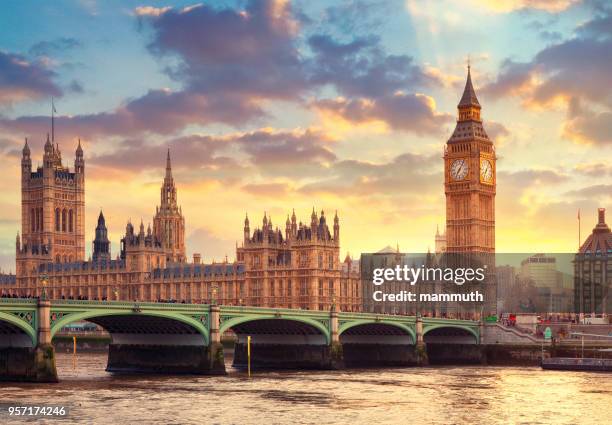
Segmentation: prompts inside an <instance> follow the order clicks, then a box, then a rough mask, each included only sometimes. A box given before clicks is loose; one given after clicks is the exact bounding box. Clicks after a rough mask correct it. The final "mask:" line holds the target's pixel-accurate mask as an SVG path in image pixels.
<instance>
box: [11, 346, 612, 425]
mask: <svg viewBox="0 0 612 425" xmlns="http://www.w3.org/2000/svg"><path fill="white" fill-rule="evenodd" d="M57 357H58V359H57V363H58V371H59V374H60V379H61V382H60V383H59V384H45V385H42V384H13V383H0V385H2V386H1V387H0V400H2V401H3V402H9V401H15V402H21V403H24V402H27V403H30V404H61V403H63V404H66V405H69V406H70V408H71V411H70V415H69V417H68V418H67V419H65V420H61V421H58V420H49V421H48V422H44V421H40V420H39V421H37V423H61V424H68V423H88V424H90V423H96V424H98V423H99V424H124V423H125V424H133V423H136V422H141V423H144V424H195V423H208V424H212V423H219V424H251V423H252V424H266V425H269V424H346V423H352V424H369V425H375V424H381V423H382V424H387V423H388V424H405V423H435V424H438V423H439V424H448V423H487V424H491V423H504V424H507V423H541V424H549V423H567V424H576V423H581V424H584V423H593V424H604V423H610V409H611V408H612V407H611V406H612V382H611V381H612V379H610V377H611V375H610V374H604V373H590V372H557V371H542V370H540V369H539V368H537V367H524V368H520V367H480V366H474V367H471V366H461V367H449V366H446V367H431V368H402V369H376V370H350V371H333V372H332V371H320V372H319V371H304V372H261V373H255V374H254V376H253V378H251V379H249V378H247V377H246V375H245V373H243V372H241V371H236V370H233V369H231V368H229V365H228V370H229V374H228V376H225V377H208V376H151V375H135V376H121V375H111V374H108V373H106V372H104V367H105V366H106V354H79V356H78V361H77V364H76V365H74V364H73V360H72V356H71V355H67V354H58V356H57ZM73 366H76V367H75V368H73ZM5 419H6V416H5V417H2V418H0V422H3V421H4V420H5ZM14 422H15V423H25V421H24V420H18V421H14Z"/></svg>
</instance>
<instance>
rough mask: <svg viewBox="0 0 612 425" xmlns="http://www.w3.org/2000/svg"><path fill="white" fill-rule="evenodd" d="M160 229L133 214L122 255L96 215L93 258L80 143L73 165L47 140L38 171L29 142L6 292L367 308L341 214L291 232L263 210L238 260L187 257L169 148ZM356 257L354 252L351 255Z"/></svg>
mask: <svg viewBox="0 0 612 425" xmlns="http://www.w3.org/2000/svg"><path fill="white" fill-rule="evenodd" d="M160 195H161V196H160V198H161V200H160V205H159V206H158V207H157V208H156V211H155V215H154V217H153V227H152V228H151V226H150V225H149V226H148V227H147V229H146V230H145V226H144V223H142V222H141V223H140V225H139V226H138V228H135V226H134V225H133V224H132V223H131V222H128V223H127V225H126V229H125V235H124V236H123V237H122V238H121V245H120V253H119V255H116V256H115V257H112V256H111V251H110V241H109V239H108V235H107V227H106V221H105V218H104V215H103V213H102V212H100V215H99V217H98V220H97V223H96V228H95V238H94V240H93V244H92V245H93V249H92V256H91V259H89V260H86V259H85V161H84V157H83V149H82V148H81V144H80V142H79V145H78V147H77V149H76V153H75V161H74V169H73V171H71V170H70V169H69V168H68V167H65V166H64V165H62V156H61V152H60V149H59V145H58V144H56V143H55V142H54V140H53V139H51V140H49V137H48V136H47V141H46V143H45V145H44V155H43V165H42V167H38V168H37V169H36V170H35V171H33V170H32V160H31V157H30V148H29V146H28V142H27V140H26V143H25V146H24V148H23V151H22V160H21V198H22V203H21V205H22V216H21V222H22V225H21V233H18V234H17V239H16V281H15V285H11V286H10V287H8V288H5V289H4V290H3V291H4V294H3V295H18V296H38V295H40V293H41V292H42V288H43V287H45V288H46V291H47V294H48V296H49V297H50V298H54V299H58V298H70V299H90V300H91V299H98V300H130V301H155V300H176V301H178V302H182V301H185V302H193V303H207V302H211V301H215V302H217V303H221V304H227V305H251V306H265V307H278V308H302V309H311V310H316V309H320V310H324V309H329V308H331V306H332V304H335V305H336V307H337V308H338V309H340V310H342V311H360V310H361V305H362V300H361V294H362V291H361V282H360V279H359V273H358V272H357V271H355V269H354V267H351V266H350V264H349V265H347V264H342V263H341V262H340V222H339V218H338V215H337V214H335V215H334V217H333V218H331V219H330V223H329V224H328V216H326V215H325V213H324V211H321V212H320V213H319V214H317V213H316V212H315V211H314V209H313V211H312V214H311V216H310V221H309V222H306V223H302V222H299V223H298V221H297V218H296V215H295V211H294V212H293V213H292V214H291V216H287V221H286V223H285V229H284V232H283V231H282V230H281V229H279V228H278V227H274V226H273V224H272V219H271V218H270V217H268V216H266V214H264V217H263V220H262V225H261V227H259V226H253V228H251V223H250V221H249V218H248V217H247V218H245V221H244V233H243V242H242V244H241V246H240V247H237V248H236V258H235V260H234V261H233V262H228V261H227V259H226V260H225V261H224V262H221V263H212V264H203V263H202V262H201V260H200V255H199V254H193V261H192V262H188V260H187V256H186V254H185V218H184V217H183V215H182V211H181V207H180V206H179V205H178V202H177V189H176V185H175V183H174V179H173V176H172V168H171V161H170V152H169V151H168V156H167V158H166V171H165V177H164V181H163V184H162V186H161V193H160ZM346 261H349V262H350V258H348V257H347V259H346V260H345V262H346Z"/></svg>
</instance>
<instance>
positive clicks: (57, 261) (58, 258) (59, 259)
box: [55, 254, 62, 263]
mask: <svg viewBox="0 0 612 425" xmlns="http://www.w3.org/2000/svg"><path fill="white" fill-rule="evenodd" d="M60 261H62V260H61V257H60V256H59V254H58V255H56V256H55V262H56V263H59V262H60Z"/></svg>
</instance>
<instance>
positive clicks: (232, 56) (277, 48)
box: [146, 0, 306, 99]
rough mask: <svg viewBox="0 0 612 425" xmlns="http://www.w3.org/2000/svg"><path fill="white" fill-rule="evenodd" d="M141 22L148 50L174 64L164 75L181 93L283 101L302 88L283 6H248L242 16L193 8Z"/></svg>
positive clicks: (292, 30) (293, 29) (291, 23)
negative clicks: (145, 25) (146, 29)
mask: <svg viewBox="0 0 612 425" xmlns="http://www.w3.org/2000/svg"><path fill="white" fill-rule="evenodd" d="M146 18H147V19H146V22H147V23H148V24H149V26H150V28H151V29H152V31H153V35H152V40H151V42H150V43H149V50H150V51H151V52H152V53H153V54H155V55H157V56H159V57H167V56H169V57H174V56H176V57H178V58H179V59H180V64H179V65H178V66H174V67H168V68H167V72H168V73H169V75H171V76H172V77H173V78H175V79H178V80H180V81H181V82H182V83H184V84H185V89H188V90H190V91H193V90H195V91H198V92H200V93H206V94H207V95H211V94H219V95H221V94H223V95H225V94H227V93H229V94H232V93H233V94H235V95H243V96H245V95H248V96H258V97H265V98H269V99H270V98H271V99H287V98H294V97H295V96H296V94H299V92H300V91H302V90H304V89H305V88H306V81H305V76H304V69H303V67H302V62H301V58H300V54H299V51H298V48H297V47H296V44H295V43H296V40H295V37H296V35H297V30H298V26H299V24H298V22H297V20H296V19H295V18H294V16H293V12H292V9H291V5H290V3H289V2H285V1H281V0H267V1H255V0H251V1H248V2H247V4H246V7H245V9H244V10H236V9H229V8H224V9H214V8H212V7H209V6H206V5H196V6H193V7H190V8H185V9H182V10H175V9H167V10H165V11H163V12H159V13H158V14H157V15H155V16H152V15H151V14H149V15H148V16H147V17H146Z"/></svg>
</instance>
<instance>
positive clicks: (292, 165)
mask: <svg viewBox="0 0 612 425" xmlns="http://www.w3.org/2000/svg"><path fill="white" fill-rule="evenodd" d="M330 143H331V142H330V140H329V139H328V138H327V137H326V136H325V135H324V134H322V133H320V132H318V131H315V130H310V129H307V130H294V131H288V130H274V129H270V128H263V129H259V130H255V131H250V132H241V133H231V134H226V135H224V136H201V135H192V136H185V137H178V138H174V139H170V140H168V141H167V143H151V142H147V141H146V139H140V138H136V139H126V140H123V141H122V142H121V144H119V145H118V146H116V147H115V148H112V149H111V150H107V151H106V152H104V153H101V154H98V155H95V156H93V157H91V159H90V160H89V161H88V162H91V163H92V164H94V165H98V166H104V167H108V168H114V169H119V170H122V169H129V170H133V171H141V172H142V171H144V170H148V169H152V170H157V169H160V168H161V167H162V166H163V164H164V161H165V157H166V149H167V148H168V146H170V148H171V153H172V164H173V169H174V170H179V172H181V173H183V174H184V175H186V177H187V178H188V177H189V175H194V176H196V177H197V178H206V177H208V178H212V179H218V180H224V181H225V182H227V183H229V184H231V183H232V182H235V183H236V182H239V181H240V180H241V179H243V178H246V177H248V176H250V177H251V178H253V177H255V176H257V175H267V176H281V177H282V176H285V177H291V178H299V177H302V176H303V175H313V174H316V173H317V170H319V169H320V168H321V167H323V166H326V165H329V164H331V163H334V162H336V160H337V158H336V155H335V154H334V153H333V152H332V150H331V149H330V147H329V144H330ZM251 189H256V187H255V186H253V187H251Z"/></svg>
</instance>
